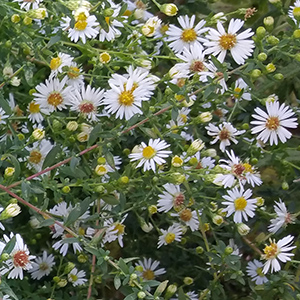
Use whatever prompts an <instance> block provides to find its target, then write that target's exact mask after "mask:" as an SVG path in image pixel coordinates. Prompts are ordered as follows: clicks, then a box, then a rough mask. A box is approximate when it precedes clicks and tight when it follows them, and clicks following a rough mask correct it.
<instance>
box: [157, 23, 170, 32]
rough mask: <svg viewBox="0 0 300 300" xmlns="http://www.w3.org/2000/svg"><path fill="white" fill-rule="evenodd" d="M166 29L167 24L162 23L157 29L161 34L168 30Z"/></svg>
mask: <svg viewBox="0 0 300 300" xmlns="http://www.w3.org/2000/svg"><path fill="white" fill-rule="evenodd" d="M168 29H169V25H167V24H163V25H162V26H161V27H160V29H159V31H160V33H161V34H165V33H166V32H167V31H168Z"/></svg>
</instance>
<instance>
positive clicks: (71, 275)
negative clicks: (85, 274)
mask: <svg viewBox="0 0 300 300" xmlns="http://www.w3.org/2000/svg"><path fill="white" fill-rule="evenodd" d="M70 277H71V280H72V281H73V282H76V281H77V280H78V277H77V276H76V275H74V274H70Z"/></svg>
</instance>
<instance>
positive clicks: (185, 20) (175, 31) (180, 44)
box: [166, 15, 208, 53]
mask: <svg viewBox="0 0 300 300" xmlns="http://www.w3.org/2000/svg"><path fill="white" fill-rule="evenodd" d="M195 19H196V17H195V15H193V16H192V17H191V18H189V17H188V16H187V15H185V16H180V17H178V19H177V20H178V23H179V24H180V25H181V27H182V28H178V27H177V26H175V25H173V24H171V25H170V26H169V29H168V30H167V32H166V34H167V36H168V37H167V38H166V40H167V41H168V42H171V43H170V45H169V46H170V48H171V49H172V50H173V51H174V52H179V53H181V52H183V50H184V48H187V49H189V48H190V47H191V46H192V45H195V44H198V45H199V46H200V48H201V49H203V46H202V43H203V42H205V41H206V39H204V38H203V37H202V34H203V33H204V32H206V31H207V30H208V28H205V27H204V28H203V26H204V25H205V23H206V22H205V21H204V20H201V21H200V22H199V23H198V24H197V25H194V23H195Z"/></svg>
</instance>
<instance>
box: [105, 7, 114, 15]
mask: <svg viewBox="0 0 300 300" xmlns="http://www.w3.org/2000/svg"><path fill="white" fill-rule="evenodd" d="M103 14H104V17H111V16H112V15H113V14H114V10H113V9H112V8H106V9H105V10H104V12H103Z"/></svg>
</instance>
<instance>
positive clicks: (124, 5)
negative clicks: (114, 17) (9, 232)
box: [119, 3, 127, 17]
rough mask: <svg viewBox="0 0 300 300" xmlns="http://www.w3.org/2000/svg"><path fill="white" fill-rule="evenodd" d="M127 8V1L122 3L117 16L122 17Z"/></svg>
mask: <svg viewBox="0 0 300 300" xmlns="http://www.w3.org/2000/svg"><path fill="white" fill-rule="evenodd" d="M126 10H127V3H124V4H123V5H122V7H121V9H120V11H119V16H120V17H122V16H123V15H124V13H125V11H126Z"/></svg>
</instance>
